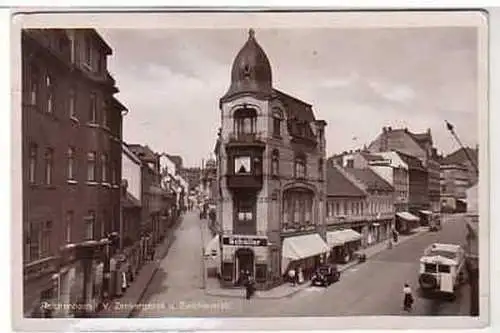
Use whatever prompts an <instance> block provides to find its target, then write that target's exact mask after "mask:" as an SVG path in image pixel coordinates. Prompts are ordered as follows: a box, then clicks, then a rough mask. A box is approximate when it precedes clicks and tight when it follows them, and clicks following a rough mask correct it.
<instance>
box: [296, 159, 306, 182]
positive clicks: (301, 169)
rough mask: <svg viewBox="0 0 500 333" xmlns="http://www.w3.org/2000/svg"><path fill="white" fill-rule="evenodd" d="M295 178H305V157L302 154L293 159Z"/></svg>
mask: <svg viewBox="0 0 500 333" xmlns="http://www.w3.org/2000/svg"><path fill="white" fill-rule="evenodd" d="M294 169H295V170H294V171H295V178H297V179H304V178H306V171H307V170H306V157H305V156H304V155H303V154H300V155H297V156H296V157H295V168H294Z"/></svg>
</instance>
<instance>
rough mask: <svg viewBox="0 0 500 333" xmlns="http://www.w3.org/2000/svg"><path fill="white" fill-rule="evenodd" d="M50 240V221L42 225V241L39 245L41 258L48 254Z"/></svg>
mask: <svg viewBox="0 0 500 333" xmlns="http://www.w3.org/2000/svg"><path fill="white" fill-rule="evenodd" d="M51 238H52V221H46V222H45V223H44V224H43V229H42V240H41V244H40V247H41V249H40V251H41V254H42V256H43V257H46V256H48V255H49V254H50V243H51V242H50V241H51Z"/></svg>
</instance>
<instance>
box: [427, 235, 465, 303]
mask: <svg viewBox="0 0 500 333" xmlns="http://www.w3.org/2000/svg"><path fill="white" fill-rule="evenodd" d="M465 272H466V271H465V251H464V249H463V247H462V246H460V245H456V244H443V243H433V244H431V245H429V246H428V247H427V248H426V249H425V250H424V255H423V256H422V257H421V258H420V271H419V279H418V283H419V285H420V290H421V292H422V293H423V294H424V295H426V294H430V293H434V294H441V295H447V296H451V298H455V296H456V291H457V290H458V288H459V286H460V285H461V284H462V283H464V282H465Z"/></svg>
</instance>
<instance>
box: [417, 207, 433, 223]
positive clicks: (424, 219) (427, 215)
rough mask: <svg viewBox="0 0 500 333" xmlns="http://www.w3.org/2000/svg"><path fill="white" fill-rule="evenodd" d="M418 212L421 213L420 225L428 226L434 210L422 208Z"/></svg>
mask: <svg viewBox="0 0 500 333" xmlns="http://www.w3.org/2000/svg"><path fill="white" fill-rule="evenodd" d="M418 213H419V215H420V225H422V226H428V225H429V223H430V221H431V217H432V212H431V211H430V210H420V211H419V212H418Z"/></svg>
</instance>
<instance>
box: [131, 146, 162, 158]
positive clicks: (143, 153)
mask: <svg viewBox="0 0 500 333" xmlns="http://www.w3.org/2000/svg"><path fill="white" fill-rule="evenodd" d="M128 148H129V149H130V150H131V151H132V152H133V153H134V154H135V155H136V156H137V157H139V159H140V160H141V161H148V162H151V161H155V160H156V155H155V153H154V151H152V150H151V148H149V147H148V146H147V145H146V146H142V145H139V144H128Z"/></svg>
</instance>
